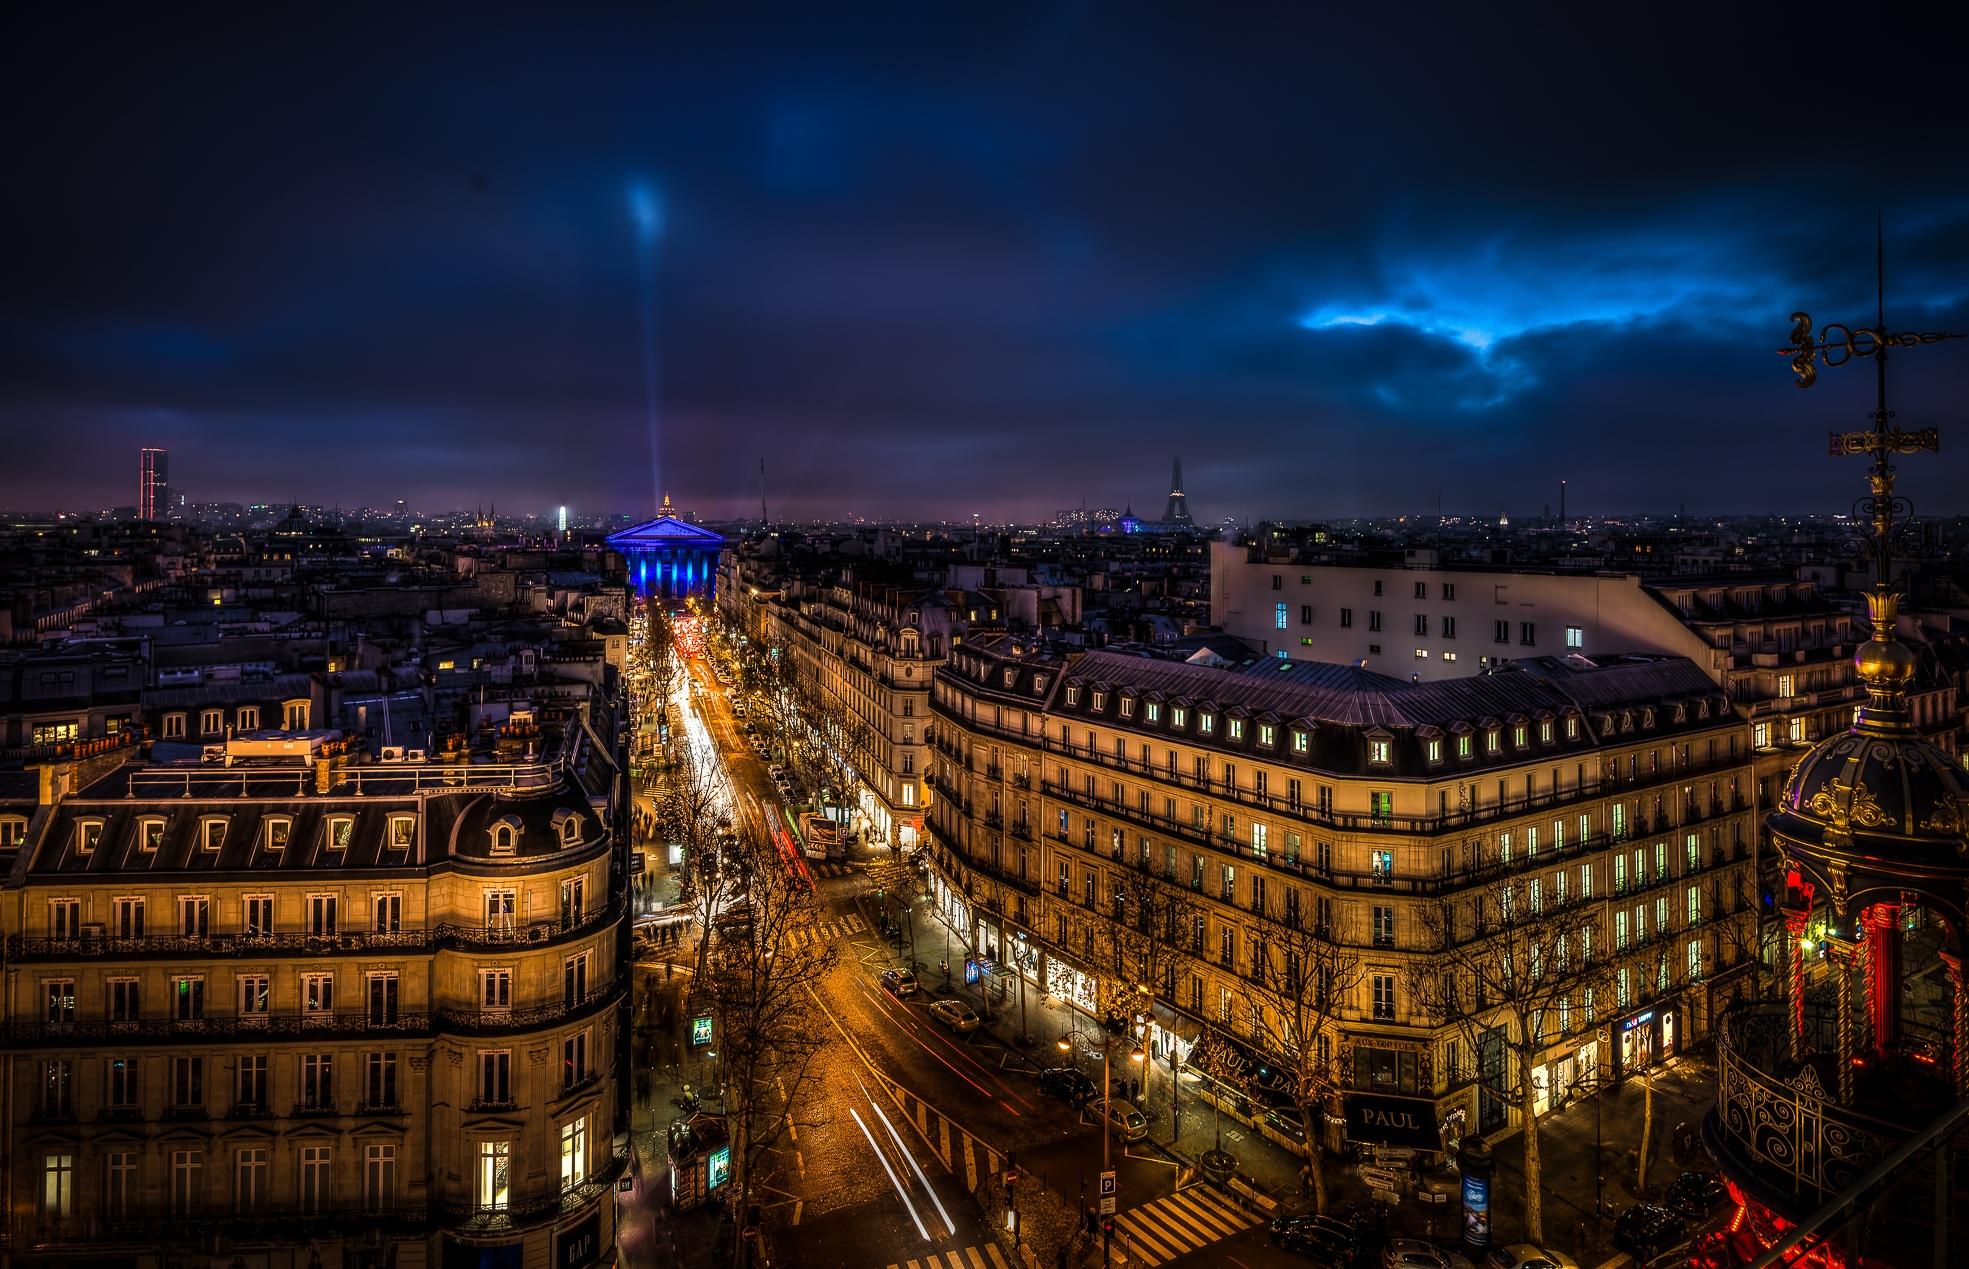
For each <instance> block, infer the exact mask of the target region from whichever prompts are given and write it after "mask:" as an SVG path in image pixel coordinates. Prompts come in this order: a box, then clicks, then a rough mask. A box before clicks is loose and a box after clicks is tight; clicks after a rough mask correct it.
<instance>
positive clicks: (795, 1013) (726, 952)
mask: <svg viewBox="0 0 1969 1269" xmlns="http://www.w3.org/2000/svg"><path fill="white" fill-rule="evenodd" d="M730 865H731V866H730V867H729V868H728V871H729V872H731V873H732V874H733V875H734V876H736V877H737V878H738V886H737V894H738V897H739V900H740V901H741V902H742V904H743V905H744V906H743V907H742V909H740V910H739V911H740V912H742V913H743V916H742V918H740V917H736V916H734V915H733V914H727V916H726V917H725V919H724V920H723V921H722V922H721V924H720V926H719V928H718V930H717V933H716V935H715V937H714V938H712V939H710V940H708V941H709V942H710V943H711V944H712V945H713V946H714V948H715V951H714V953H713V955H712V956H711V958H710V961H709V964H708V968H709V974H708V977H705V978H703V979H700V982H701V983H702V990H703V991H704V992H706V993H707V994H708V996H709V998H710V1001H711V1007H712V1010H713V1017H714V1019H715V1027H716V1030H715V1033H714V1036H715V1038H714V1043H715V1044H716V1046H717V1049H716V1052H717V1054H718V1061H719V1062H720V1064H721V1075H720V1082H721V1085H722V1089H723V1094H724V1107H725V1116H726V1127H727V1129H728V1130H729V1132H730V1135H731V1142H732V1182H733V1184H732V1188H731V1191H730V1197H731V1202H732V1207H733V1214H734V1217H735V1221H734V1223H735V1225H736V1226H737V1227H738V1229H739V1231H740V1235H741V1237H742V1234H743V1229H744V1227H745V1224H746V1214H747V1212H748V1211H749V1210H750V1205H751V1202H752V1200H753V1196H754V1195H755V1194H758V1193H760V1192H762V1191H763V1190H764V1189H765V1188H767V1187H769V1186H771V1185H772V1184H773V1183H774V1182H775V1181H776V1180H777V1179H778V1177H779V1176H780V1173H781V1163H780V1155H779V1150H778V1146H779V1143H780V1141H781V1138H782V1137H783V1136H784V1135H785V1134H786V1130H787V1127H788V1126H789V1125H790V1124H791V1123H792V1122H793V1110H792V1108H793V1107H794V1106H796V1105H804V1104H807V1103H808V1101H809V1099H807V1098H805V1097H803V1093H805V1092H806V1091H807V1089H808V1087H809V1086H810V1085H811V1084H812V1083H814V1082H815V1081H816V1078H817V1077H816V1076H815V1075H814V1072H813V1060H814V1056H815V1054H817V1053H818V1052H819V1051H820V1049H821V1046H822V1043H823V1040H824V1036H825V1027H824V1025H823V1022H822V1019H821V1018H820V1016H819V1012H818V1010H817V1009H816V1007H815V998H814V995H813V991H812V989H813V988H814V987H815V986H817V985H818V984H819V982H820V981H821V980H822V978H823V977H824V976H825V975H826V974H827V972H828V971H829V970H830V969H831V968H832V967H833V965H834V961H835V957H836V955H837V950H836V948H835V947H834V945H833V944H832V943H828V942H825V941H819V942H815V943H811V944H809V945H808V946H806V947H803V948H802V949H801V950H800V952H799V954H798V955H794V954H792V950H793V948H792V940H791V936H792V934H793V933H794V932H795V931H796V930H800V929H803V928H806V927H808V926H811V925H812V924H813V923H814V921H815V919H816V916H817V907H816V902H815V899H814V896H813V894H812V893H811V892H810V891H809V890H808V889H807V888H806V887H804V886H801V885H798V884H796V883H795V882H794V880H793V879H792V877H791V876H790V875H789V874H788V872H787V870H786V868H785V865H784V862H783V861H782V860H781V859H780V857H779V855H778V853H777V852H776V851H774V850H773V849H772V848H771V847H770V845H768V844H765V843H753V844H750V845H740V846H736V847H734V849H733V852H732V859H731V860H730Z"/></svg>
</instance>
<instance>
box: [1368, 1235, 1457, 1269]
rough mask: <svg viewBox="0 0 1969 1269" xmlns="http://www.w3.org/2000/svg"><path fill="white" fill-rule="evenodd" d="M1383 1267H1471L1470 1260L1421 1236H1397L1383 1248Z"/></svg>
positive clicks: (1418, 1268)
mask: <svg viewBox="0 0 1969 1269" xmlns="http://www.w3.org/2000/svg"><path fill="white" fill-rule="evenodd" d="M1381 1269H1470V1262H1469V1261H1468V1260H1465V1259H1464V1258H1463V1257H1462V1256H1461V1255H1459V1254H1458V1253H1456V1252H1453V1251H1444V1250H1442V1249H1441V1248H1440V1247H1437V1246H1434V1245H1433V1244H1430V1243H1425V1242H1423V1241H1422V1240H1421V1239H1419V1238H1395V1239H1390V1240H1389V1242H1388V1245H1387V1246H1386V1247H1383V1248H1382V1249H1381Z"/></svg>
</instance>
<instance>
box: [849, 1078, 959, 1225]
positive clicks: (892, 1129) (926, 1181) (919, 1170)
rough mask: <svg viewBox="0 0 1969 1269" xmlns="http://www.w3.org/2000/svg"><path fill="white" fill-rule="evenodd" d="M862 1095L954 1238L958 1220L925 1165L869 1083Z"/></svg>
mask: <svg viewBox="0 0 1969 1269" xmlns="http://www.w3.org/2000/svg"><path fill="white" fill-rule="evenodd" d="M855 1083H857V1084H861V1077H860V1076H856V1077H855ZM861 1095H862V1096H863V1097H868V1105H869V1108H870V1109H871V1110H873V1111H874V1112H875V1113H876V1115H877V1116H878V1117H880V1119H881V1120H882V1126H883V1127H884V1128H887V1129H888V1130H889V1136H890V1137H892V1138H894V1139H895V1143H896V1149H898V1150H900V1151H902V1157H903V1158H905V1159H907V1160H909V1167H910V1170H911V1171H913V1172H915V1173H916V1179H917V1180H919V1181H921V1182H922V1183H923V1188H924V1189H925V1190H928V1191H929V1193H930V1201H931V1202H932V1203H935V1204H936V1205H937V1215H939V1216H941V1217H943V1227H944V1228H945V1229H947V1230H949V1231H950V1234H951V1237H953V1238H954V1237H956V1236H957V1222H955V1221H953V1220H951V1219H950V1213H949V1212H946V1211H945V1210H944V1208H943V1200H942V1199H940V1198H938V1197H937V1187H936V1186H934V1185H931V1184H930V1178H929V1177H926V1176H924V1175H923V1167H922V1165H921V1164H919V1163H917V1162H916V1156H915V1155H914V1154H911V1153H910V1150H909V1147H908V1146H905V1145H904V1144H903V1143H902V1134H900V1133H898V1132H897V1131H896V1126H895V1125H894V1124H892V1123H890V1122H889V1117H888V1116H887V1115H885V1114H883V1113H882V1108H881V1107H880V1106H878V1105H876V1103H875V1099H874V1098H873V1097H869V1093H868V1085H866V1084H862V1085H861Z"/></svg>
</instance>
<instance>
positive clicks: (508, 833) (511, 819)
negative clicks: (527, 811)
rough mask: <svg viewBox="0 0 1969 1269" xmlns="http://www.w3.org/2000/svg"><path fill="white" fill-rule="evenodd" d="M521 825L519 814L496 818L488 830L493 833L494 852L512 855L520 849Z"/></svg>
mask: <svg viewBox="0 0 1969 1269" xmlns="http://www.w3.org/2000/svg"><path fill="white" fill-rule="evenodd" d="M520 827H521V826H520V817H519V816H517V815H502V816H500V817H499V818H498V819H496V820H494V821H493V823H492V828H491V829H490V830H488V831H489V832H490V833H491V834H492V853H493V854H495V855H510V854H512V853H514V852H515V851H516V850H518V849H519V844H520Z"/></svg>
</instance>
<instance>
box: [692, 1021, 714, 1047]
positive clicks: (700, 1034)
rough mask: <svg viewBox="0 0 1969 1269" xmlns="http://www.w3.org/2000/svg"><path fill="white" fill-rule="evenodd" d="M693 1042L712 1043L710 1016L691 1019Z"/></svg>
mask: <svg viewBox="0 0 1969 1269" xmlns="http://www.w3.org/2000/svg"><path fill="white" fill-rule="evenodd" d="M691 1043H692V1044H709V1043H711V1019H710V1018H709V1017H703V1018H692V1019H691Z"/></svg>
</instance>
